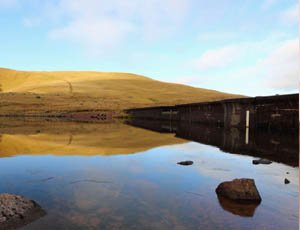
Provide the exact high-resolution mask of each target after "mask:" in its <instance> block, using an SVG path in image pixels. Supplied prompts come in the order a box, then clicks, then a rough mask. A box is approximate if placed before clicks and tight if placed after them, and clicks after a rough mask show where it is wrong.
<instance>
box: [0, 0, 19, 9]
mask: <svg viewBox="0 0 300 230" xmlns="http://www.w3.org/2000/svg"><path fill="white" fill-rule="evenodd" d="M18 3H19V1H18V0H0V9H1V8H11V7H16V6H17V5H18Z"/></svg>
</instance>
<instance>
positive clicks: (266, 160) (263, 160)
mask: <svg viewBox="0 0 300 230" xmlns="http://www.w3.org/2000/svg"><path fill="white" fill-rule="evenodd" d="M271 163H272V161H270V160H268V159H256V160H253V161H252V164H254V165H258V164H264V165H269V164H271Z"/></svg>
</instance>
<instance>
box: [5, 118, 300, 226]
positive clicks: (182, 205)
mask: <svg viewBox="0 0 300 230" xmlns="http://www.w3.org/2000/svg"><path fill="white" fill-rule="evenodd" d="M132 125H135V126H136V127H134V126H129V125H125V124H88V123H67V122H64V123H61V122H40V121H26V122H25V121H1V122H0V133H1V136H0V137H1V138H0V154H1V156H2V158H0V175H1V180H0V193H2V192H8V193H15V194H20V195H23V196H26V197H28V198H30V199H33V200H35V201H37V202H38V203H39V204H40V205H41V206H42V207H43V209H44V210H45V211H46V212H47V215H46V216H44V217H42V218H40V219H38V220H36V221H35V222H33V223H31V224H29V225H27V226H25V227H24V229H298V186H299V184H298V181H299V178H298V174H299V168H298V166H297V165H298V159H299V156H298V139H297V137H296V135H290V136H289V135H275V134H274V135H273V134H272V135H271V134H262V133H257V132H250V133H249V134H248V135H249V140H248V143H247V144H246V143H245V134H244V132H243V131H239V130H230V131H229V132H228V131H224V130H223V129H218V128H209V127H201V126H193V127H188V126H186V125H175V126H174V125H171V124H161V123H151V122H150V123H143V122H142V123H141V122H132ZM138 126H139V127H144V128H146V127H147V128H148V129H149V128H151V129H152V131H151V130H147V129H142V128H139V127H138ZM154 130H155V131H154ZM156 131H160V132H161V133H159V132H156ZM257 137H258V138H257ZM200 142H202V143H200ZM226 151H228V152H226ZM239 153H240V154H239ZM283 154H284V155H285V156H286V157H283V156H282V155H283ZM259 157H263V158H268V159H271V160H272V161H273V162H272V164H270V165H253V164H252V160H253V159H257V158H259ZM182 160H192V161H194V164H193V165H191V166H180V165H177V164H176V163H177V162H178V161H182ZM235 178H253V179H255V182H256V185H257V188H258V190H259V192H260V194H261V197H262V202H261V204H260V205H258V206H251V205H250V206H238V205H235V204H232V203H230V202H228V201H222V200H221V201H219V200H218V197H217V196H216V193H215V188H216V187H217V186H218V184H219V183H221V182H223V181H226V180H232V179H235ZM285 178H288V179H289V180H290V181H291V183H290V184H284V179H285Z"/></svg>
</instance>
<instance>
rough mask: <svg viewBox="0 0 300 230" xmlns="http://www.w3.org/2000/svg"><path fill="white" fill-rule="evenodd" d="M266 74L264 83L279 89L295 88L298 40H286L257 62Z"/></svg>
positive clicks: (297, 76)
mask: <svg viewBox="0 0 300 230" xmlns="http://www.w3.org/2000/svg"><path fill="white" fill-rule="evenodd" d="M259 68H261V69H262V73H263V74H266V76H265V77H267V80H266V81H265V84H266V85H268V86H270V87H272V88H275V89H281V90H287V91H288V90H295V89H297V88H298V83H299V73H300V72H299V71H300V68H299V42H298V39H293V40H287V41H285V42H283V43H281V44H280V45H279V46H278V48H277V49H275V50H274V51H273V52H272V53H270V54H269V56H268V57H266V58H265V59H264V60H262V61H261V63H260V64H259Z"/></svg>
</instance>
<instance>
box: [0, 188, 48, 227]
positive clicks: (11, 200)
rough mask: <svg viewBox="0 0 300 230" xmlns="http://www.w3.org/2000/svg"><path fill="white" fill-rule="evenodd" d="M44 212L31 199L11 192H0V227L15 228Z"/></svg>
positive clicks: (31, 220)
mask: <svg viewBox="0 0 300 230" xmlns="http://www.w3.org/2000/svg"><path fill="white" fill-rule="evenodd" d="M45 214H46V213H45V211H44V210H43V209H42V208H41V207H40V206H39V205H38V204H37V203H36V202H34V201H32V200H28V199H26V198H25V197H22V196H18V195H13V194H0V229H2V228H3V229H17V228H20V227H22V226H24V225H26V224H28V223H30V222H33V221H34V220H36V219H38V218H40V217H42V216H44V215H45Z"/></svg>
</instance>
